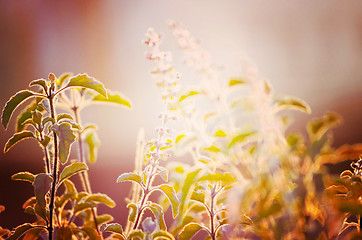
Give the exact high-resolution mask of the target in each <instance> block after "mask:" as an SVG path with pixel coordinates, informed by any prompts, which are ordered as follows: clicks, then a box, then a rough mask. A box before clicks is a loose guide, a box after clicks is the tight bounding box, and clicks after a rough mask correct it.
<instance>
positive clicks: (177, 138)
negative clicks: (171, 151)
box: [175, 134, 186, 143]
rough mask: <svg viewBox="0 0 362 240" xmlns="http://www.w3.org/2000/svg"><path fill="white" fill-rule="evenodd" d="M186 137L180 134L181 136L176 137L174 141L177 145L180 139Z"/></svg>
mask: <svg viewBox="0 0 362 240" xmlns="http://www.w3.org/2000/svg"><path fill="white" fill-rule="evenodd" d="M185 136H186V135H185V134H181V135H178V136H177V137H176V140H175V143H178V142H179V141H180V140H181V139H182V138H184V137H185Z"/></svg>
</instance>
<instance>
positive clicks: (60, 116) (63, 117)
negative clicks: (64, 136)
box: [57, 113, 74, 122]
mask: <svg viewBox="0 0 362 240" xmlns="http://www.w3.org/2000/svg"><path fill="white" fill-rule="evenodd" d="M61 119H71V120H74V119H73V117H72V116H71V115H69V114H67V113H61V114H58V116H57V122H59V121H60V120H61Z"/></svg>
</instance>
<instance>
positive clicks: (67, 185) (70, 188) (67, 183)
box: [64, 179, 78, 194]
mask: <svg viewBox="0 0 362 240" xmlns="http://www.w3.org/2000/svg"><path fill="white" fill-rule="evenodd" d="M64 186H65V193H75V194H76V193H78V192H77V189H76V188H75V185H74V183H72V182H71V181H70V180H69V179H65V180H64Z"/></svg>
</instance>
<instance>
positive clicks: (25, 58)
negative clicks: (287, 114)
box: [0, 0, 362, 229]
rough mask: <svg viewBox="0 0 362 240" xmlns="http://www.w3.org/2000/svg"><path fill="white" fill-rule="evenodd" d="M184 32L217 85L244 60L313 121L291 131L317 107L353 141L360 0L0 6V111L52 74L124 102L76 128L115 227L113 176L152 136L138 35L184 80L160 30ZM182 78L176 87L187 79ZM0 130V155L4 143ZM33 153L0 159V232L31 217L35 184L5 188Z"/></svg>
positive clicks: (155, 102) (339, 136)
mask: <svg viewBox="0 0 362 240" xmlns="http://www.w3.org/2000/svg"><path fill="white" fill-rule="evenodd" d="M168 19H174V20H176V21H179V22H181V23H183V24H184V25H186V26H187V27H188V28H189V29H190V31H191V32H192V33H193V35H194V36H195V37H196V38H197V39H199V41H200V43H201V45H202V46H203V48H205V49H207V50H209V51H210V54H211V55H212V56H213V60H214V62H215V63H216V64H217V65H220V66H223V69H224V70H223V71H224V72H223V75H222V76H224V77H225V78H228V77H232V76H238V74H239V73H240V72H241V69H240V66H241V65H240V58H241V57H243V58H244V57H247V58H248V59H250V60H252V62H254V63H255V65H256V66H257V67H258V69H259V71H260V73H261V74H262V75H263V76H265V77H266V78H268V79H269V80H270V81H271V83H272V85H273V86H274V90H275V92H276V93H278V94H288V95H293V96H297V97H299V98H302V99H304V100H305V101H306V102H307V103H309V105H310V106H311V108H312V111H313V112H312V114H311V115H303V114H298V113H297V114H294V117H295V123H294V125H293V129H301V130H302V131H304V126H305V124H306V122H307V121H308V120H309V119H311V118H313V117H317V116H321V115H322V114H323V113H325V112H326V111H327V110H331V111H335V112H337V113H339V114H340V115H342V116H343V118H344V124H343V125H342V126H340V127H338V128H337V129H335V130H334V136H335V137H334V145H335V146H340V145H342V144H345V143H349V144H352V143H357V142H362V127H361V121H360V120H361V119H362V2H361V1H333V0H332V1H318V0H317V1H301V0H300V1H287V0H285V1H283V0H275V1H255V0H242V1H240V0H228V1H217V0H198V1H191V0H182V1H181V0H172V1H171V0H169V1H167V0H153V1H117V0H109V1H30V0H24V1H7V0H0V81H1V85H0V106H1V108H2V107H3V106H4V104H5V103H6V101H7V100H8V99H9V98H10V97H11V96H12V95H13V94H14V93H15V92H16V91H18V90H21V89H24V88H27V86H28V83H29V82H30V81H31V80H34V79H38V78H47V76H48V74H49V73H50V72H53V73H55V74H56V75H59V74H61V73H63V72H72V73H74V74H78V73H83V72H86V73H88V75H90V76H92V77H94V78H96V79H98V80H100V81H102V82H103V83H104V85H105V86H106V87H107V88H109V89H112V90H117V91H120V92H122V93H124V94H125V95H126V96H128V97H129V98H130V99H131V101H132V105H133V109H132V110H127V109H124V108H119V107H114V106H94V107H91V108H88V109H86V110H85V111H84V115H83V122H94V123H96V124H97V125H98V126H99V132H98V134H99V138H100V140H101V142H102V144H101V146H100V149H99V155H98V161H97V162H96V163H95V164H94V165H91V166H90V178H91V182H92V184H93V191H94V192H102V193H106V194H108V195H109V196H110V197H111V198H112V199H114V200H115V201H116V203H117V206H116V208H114V209H107V208H101V209H100V212H101V213H111V214H112V215H113V216H114V218H115V221H116V222H120V223H124V222H125V221H126V218H127V216H126V213H127V211H125V210H126V208H125V202H124V198H125V197H126V196H127V195H128V190H129V187H130V184H128V183H123V184H116V182H115V181H116V178H117V177H118V175H120V174H121V173H123V172H128V171H131V170H132V168H133V160H134V156H135V147H136V137H137V132H138V130H139V129H140V128H144V129H145V132H146V138H147V139H152V138H154V137H155V136H156V133H155V131H154V129H155V128H156V127H157V126H158V125H159V121H158V119H157V116H158V114H159V112H160V111H161V110H162V109H163V106H162V104H161V101H160V97H159V96H160V95H159V91H158V90H157V88H156V86H155V85H154V80H153V79H152V77H151V76H150V75H149V70H150V69H151V68H152V67H153V63H149V62H148V61H147V60H146V59H145V57H144V53H145V51H146V50H147V49H146V47H145V46H144V45H143V44H142V39H143V38H144V34H145V33H146V30H147V28H149V27H153V28H154V29H155V30H156V31H157V32H160V33H163V36H164V44H163V45H162V49H163V50H171V51H173V53H174V59H175V63H176V65H177V66H176V68H177V69H178V70H179V71H180V72H181V73H182V71H183V69H184V67H183V66H182V57H181V56H182V54H181V52H180V51H179V50H178V49H177V46H176V41H175V40H174V39H173V37H172V34H171V31H170V30H169V29H168V27H167V24H166V21H167V20H168ZM185 76H187V77H186V79H185V78H182V75H181V84H182V83H185V82H187V83H190V82H191V83H192V81H197V80H195V79H192V78H190V77H189V76H188V75H185ZM14 123H15V122H14V119H13V121H11V122H10V125H9V129H8V130H7V131H5V130H4V128H3V127H0V148H3V146H4V144H5V142H6V141H7V139H8V138H10V137H11V136H12V133H13V129H14ZM42 166H43V161H42V153H41V149H40V148H39V147H38V146H37V143H36V142H35V141H31V140H29V141H24V142H21V143H20V144H18V145H16V146H15V147H14V148H12V149H11V150H10V151H9V152H8V153H6V154H3V153H2V151H1V152H0V189H1V192H0V205H4V206H5V207H6V210H5V212H3V213H1V214H0V226H2V227H4V228H10V229H11V228H13V227H15V226H17V225H19V224H22V223H24V222H26V221H29V220H31V219H32V216H29V215H26V214H25V213H24V211H23V209H22V204H23V202H24V201H25V200H26V199H28V198H29V197H30V196H31V195H32V191H33V187H32V186H31V185H30V184H28V183H25V182H15V181H12V180H11V179H10V177H11V175H13V174H14V173H16V172H19V171H29V172H32V173H39V172H42V171H43V169H42Z"/></svg>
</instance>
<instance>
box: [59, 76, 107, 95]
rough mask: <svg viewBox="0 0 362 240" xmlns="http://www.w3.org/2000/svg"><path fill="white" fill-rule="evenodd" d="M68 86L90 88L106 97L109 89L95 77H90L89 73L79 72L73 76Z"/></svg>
mask: <svg viewBox="0 0 362 240" xmlns="http://www.w3.org/2000/svg"><path fill="white" fill-rule="evenodd" d="M66 86H67V87H85V88H89V89H92V90H94V91H96V92H98V93H100V94H101V95H103V96H104V97H107V91H106V89H105V88H104V86H103V84H102V83H100V82H99V81H97V80H95V79H94V78H91V77H89V76H88V75H87V74H79V75H77V76H75V77H72V78H71V79H70V80H69V83H68V84H67V85H66Z"/></svg>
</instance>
